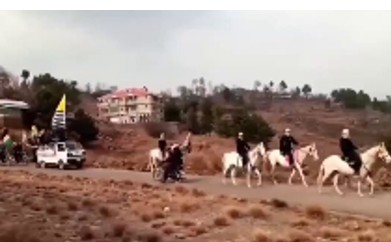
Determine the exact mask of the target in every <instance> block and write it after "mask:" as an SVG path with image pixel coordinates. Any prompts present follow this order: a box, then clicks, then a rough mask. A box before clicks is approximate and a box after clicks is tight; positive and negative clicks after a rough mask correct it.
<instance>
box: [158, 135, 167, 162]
mask: <svg viewBox="0 0 391 242" xmlns="http://www.w3.org/2000/svg"><path fill="white" fill-rule="evenodd" d="M158 147H159V149H160V151H161V152H162V159H163V160H165V158H166V149H167V141H166V137H165V134H164V133H161V134H160V138H159V141H158Z"/></svg>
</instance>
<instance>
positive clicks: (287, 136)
mask: <svg viewBox="0 0 391 242" xmlns="http://www.w3.org/2000/svg"><path fill="white" fill-rule="evenodd" d="M294 145H299V143H298V142H297V140H296V139H295V138H293V137H292V136H291V130H290V129H288V128H287V129H285V133H284V135H283V136H281V138H280V152H281V154H282V155H283V156H284V157H285V156H286V155H287V156H288V159H289V165H291V166H292V165H293V162H294V158H293V146H294Z"/></svg>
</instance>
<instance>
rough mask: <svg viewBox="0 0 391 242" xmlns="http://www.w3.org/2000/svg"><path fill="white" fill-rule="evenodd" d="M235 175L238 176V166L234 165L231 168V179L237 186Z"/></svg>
mask: <svg viewBox="0 0 391 242" xmlns="http://www.w3.org/2000/svg"><path fill="white" fill-rule="evenodd" d="M235 176H236V167H233V168H232V170H231V181H232V184H233V185H235V186H236V185H237V183H236V179H235Z"/></svg>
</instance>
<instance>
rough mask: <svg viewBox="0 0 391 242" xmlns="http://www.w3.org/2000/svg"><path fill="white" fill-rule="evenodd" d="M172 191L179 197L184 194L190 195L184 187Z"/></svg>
mask: <svg viewBox="0 0 391 242" xmlns="http://www.w3.org/2000/svg"><path fill="white" fill-rule="evenodd" d="M174 190H175V192H177V193H179V194H181V195H186V194H189V193H190V191H189V190H188V189H187V188H186V187H184V186H176V187H175V189H174Z"/></svg>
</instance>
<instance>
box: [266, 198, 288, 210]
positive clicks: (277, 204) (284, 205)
mask: <svg viewBox="0 0 391 242" xmlns="http://www.w3.org/2000/svg"><path fill="white" fill-rule="evenodd" d="M270 204H271V205H272V206H273V207H275V208H287V207H288V203H287V202H285V201H283V200H280V199H277V198H273V199H272V200H271V201H270Z"/></svg>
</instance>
